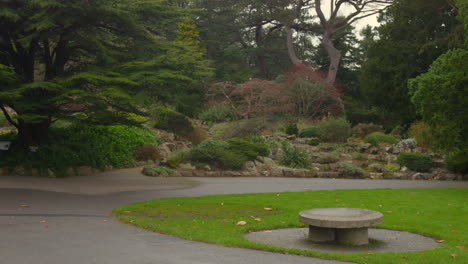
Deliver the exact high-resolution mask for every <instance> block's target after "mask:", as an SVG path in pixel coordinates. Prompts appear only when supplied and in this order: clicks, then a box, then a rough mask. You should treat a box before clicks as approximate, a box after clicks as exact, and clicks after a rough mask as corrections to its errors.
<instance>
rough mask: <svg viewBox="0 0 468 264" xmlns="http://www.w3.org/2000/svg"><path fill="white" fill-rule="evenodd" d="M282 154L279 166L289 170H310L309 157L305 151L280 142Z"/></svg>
mask: <svg viewBox="0 0 468 264" xmlns="http://www.w3.org/2000/svg"><path fill="white" fill-rule="evenodd" d="M282 149H283V154H282V155H281V157H280V164H281V165H284V166H288V167H291V168H310V166H311V164H310V157H309V154H307V153H306V152H305V151H303V150H301V149H300V148H297V147H295V146H293V145H291V144H289V143H288V142H282Z"/></svg>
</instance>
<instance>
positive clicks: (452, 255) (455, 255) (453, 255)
mask: <svg viewBox="0 0 468 264" xmlns="http://www.w3.org/2000/svg"><path fill="white" fill-rule="evenodd" d="M450 256H451V257H452V258H456V257H458V255H457V254H450Z"/></svg>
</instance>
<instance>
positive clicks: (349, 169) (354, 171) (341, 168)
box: [336, 162, 366, 178]
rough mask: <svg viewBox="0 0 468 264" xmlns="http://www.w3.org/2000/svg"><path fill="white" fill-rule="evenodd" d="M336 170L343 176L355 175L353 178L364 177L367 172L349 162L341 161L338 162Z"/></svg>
mask: <svg viewBox="0 0 468 264" xmlns="http://www.w3.org/2000/svg"><path fill="white" fill-rule="evenodd" d="M336 171H337V172H338V174H339V175H340V176H341V177H353V178H364V177H365V176H366V172H365V171H364V170H363V169H361V168H359V167H357V166H355V165H353V164H352V163H348V162H340V163H338V164H337V167H336Z"/></svg>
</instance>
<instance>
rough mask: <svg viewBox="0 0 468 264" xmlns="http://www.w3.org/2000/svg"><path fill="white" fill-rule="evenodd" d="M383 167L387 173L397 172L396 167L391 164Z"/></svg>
mask: <svg viewBox="0 0 468 264" xmlns="http://www.w3.org/2000/svg"><path fill="white" fill-rule="evenodd" d="M384 167H385V169H386V170H387V171H388V172H398V167H397V166H395V165H393V164H390V163H389V164H385V165H384Z"/></svg>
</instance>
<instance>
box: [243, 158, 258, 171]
mask: <svg viewBox="0 0 468 264" xmlns="http://www.w3.org/2000/svg"><path fill="white" fill-rule="evenodd" d="M244 168H245V169H246V170H248V171H252V172H257V166H255V162H253V161H250V160H249V161H247V162H245V164H244Z"/></svg>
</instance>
